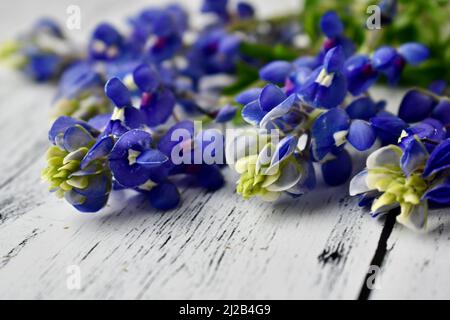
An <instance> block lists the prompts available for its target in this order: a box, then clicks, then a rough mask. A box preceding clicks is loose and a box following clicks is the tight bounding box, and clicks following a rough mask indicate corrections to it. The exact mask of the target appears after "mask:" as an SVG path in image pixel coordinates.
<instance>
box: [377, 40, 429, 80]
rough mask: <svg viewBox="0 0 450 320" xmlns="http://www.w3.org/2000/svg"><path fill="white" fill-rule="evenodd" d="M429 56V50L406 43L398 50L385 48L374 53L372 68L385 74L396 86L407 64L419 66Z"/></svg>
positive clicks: (419, 45)
mask: <svg viewBox="0 0 450 320" xmlns="http://www.w3.org/2000/svg"><path fill="white" fill-rule="evenodd" d="M428 56H429V50H428V48H427V47H425V46H424V45H422V44H420V43H416V42H409V43H405V44H403V45H401V46H400V47H399V48H398V49H395V48H392V47H389V46H383V47H381V48H379V49H377V50H376V51H375V52H374V54H373V56H372V66H373V68H375V69H376V70H378V71H380V72H381V73H383V74H384V75H385V76H386V77H387V79H388V82H389V83H390V84H395V83H397V82H398V80H399V79H400V75H401V73H402V71H403V68H404V67H405V65H406V64H407V63H408V64H410V65H418V64H420V63H422V62H423V61H425V60H426V59H427V58H428Z"/></svg>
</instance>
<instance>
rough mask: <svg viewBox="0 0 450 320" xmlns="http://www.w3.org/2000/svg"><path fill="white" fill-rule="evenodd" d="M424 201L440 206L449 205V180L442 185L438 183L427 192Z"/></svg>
mask: <svg viewBox="0 0 450 320" xmlns="http://www.w3.org/2000/svg"><path fill="white" fill-rule="evenodd" d="M423 198H424V199H427V200H429V201H433V202H435V203H438V204H441V205H449V204H450V178H447V179H446V180H445V181H444V182H443V183H440V184H438V185H436V186H434V187H433V188H431V189H430V190H428V191H427V192H426V193H425V194H424V195H423Z"/></svg>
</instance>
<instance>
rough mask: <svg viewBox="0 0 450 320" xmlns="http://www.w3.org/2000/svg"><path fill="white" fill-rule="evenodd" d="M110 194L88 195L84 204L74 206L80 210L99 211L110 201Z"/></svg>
mask: <svg viewBox="0 0 450 320" xmlns="http://www.w3.org/2000/svg"><path fill="white" fill-rule="evenodd" d="M108 198H109V194H107V195H103V196H101V197H86V199H85V200H84V202H83V203H82V204H77V205H74V208H75V209H77V210H78V211H80V212H97V211H99V210H100V209H102V208H103V207H104V206H105V205H106V203H107V202H108Z"/></svg>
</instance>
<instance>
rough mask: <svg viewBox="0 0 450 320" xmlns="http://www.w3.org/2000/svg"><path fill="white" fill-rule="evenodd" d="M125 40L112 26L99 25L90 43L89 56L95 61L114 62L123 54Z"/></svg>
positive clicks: (106, 24)
mask: <svg viewBox="0 0 450 320" xmlns="http://www.w3.org/2000/svg"><path fill="white" fill-rule="evenodd" d="M123 48H124V38H123V36H122V35H121V34H120V33H119V31H117V30H116V28H114V27H113V26H112V25H110V24H108V23H101V24H99V25H98V26H97V27H96V28H95V30H94V32H93V33H92V37H91V40H90V42H89V49H88V50H89V56H90V58H91V59H94V60H114V59H117V58H118V57H119V56H120V55H121V54H122V52H123Z"/></svg>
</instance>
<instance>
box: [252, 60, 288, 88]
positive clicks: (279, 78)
mask: <svg viewBox="0 0 450 320" xmlns="http://www.w3.org/2000/svg"><path fill="white" fill-rule="evenodd" d="M291 72H292V64H291V63H290V62H287V61H272V62H270V63H268V64H266V65H265V66H264V67H262V68H261V70H260V71H259V76H260V78H261V79H263V80H265V81H268V82H272V83H275V84H282V83H284V81H285V80H286V78H287V77H288V76H289V74H290V73H291Z"/></svg>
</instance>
